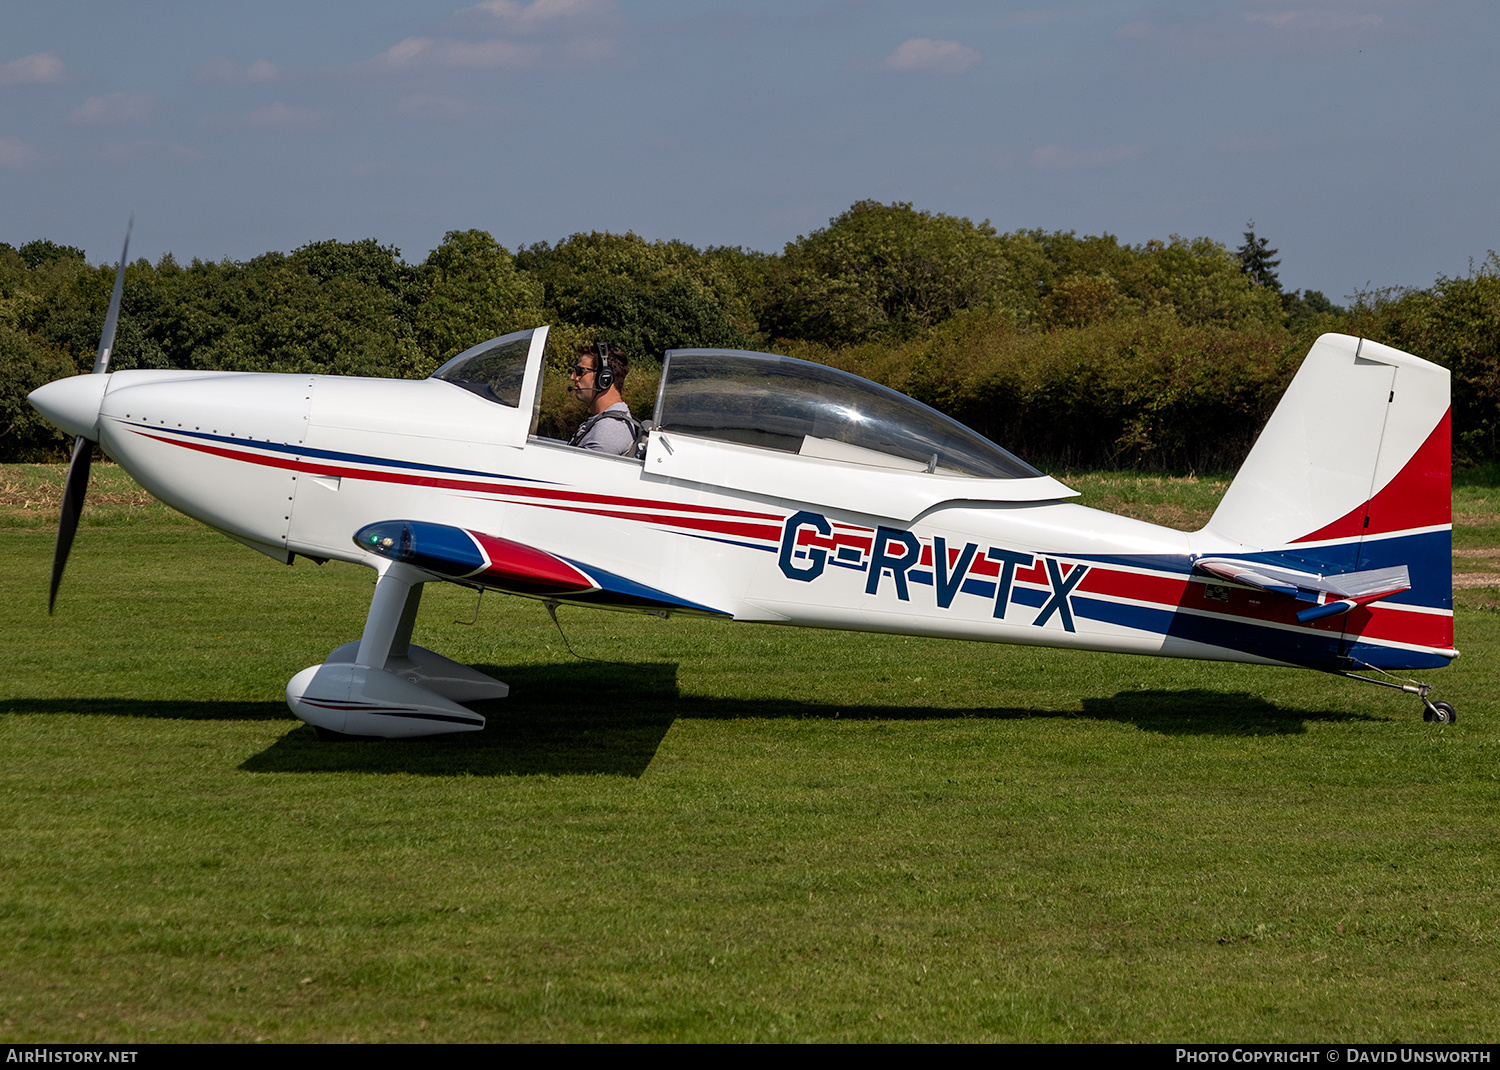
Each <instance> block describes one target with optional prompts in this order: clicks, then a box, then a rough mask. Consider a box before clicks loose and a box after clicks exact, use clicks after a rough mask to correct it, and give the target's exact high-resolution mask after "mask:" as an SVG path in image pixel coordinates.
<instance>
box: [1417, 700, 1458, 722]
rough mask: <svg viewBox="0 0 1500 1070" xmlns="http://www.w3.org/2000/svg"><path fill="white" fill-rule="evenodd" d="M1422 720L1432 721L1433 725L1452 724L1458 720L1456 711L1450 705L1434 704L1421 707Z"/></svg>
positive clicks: (1443, 703)
mask: <svg viewBox="0 0 1500 1070" xmlns="http://www.w3.org/2000/svg"><path fill="white" fill-rule="evenodd" d="M1422 720H1424V721H1432V722H1433V723H1435V724H1452V723H1453V722H1454V721H1456V720H1458V711H1457V710H1455V709H1454V708H1453V706H1452V704H1451V703H1447V702H1434V703H1433V704H1432V705H1430V706H1424V707H1423V709H1422Z"/></svg>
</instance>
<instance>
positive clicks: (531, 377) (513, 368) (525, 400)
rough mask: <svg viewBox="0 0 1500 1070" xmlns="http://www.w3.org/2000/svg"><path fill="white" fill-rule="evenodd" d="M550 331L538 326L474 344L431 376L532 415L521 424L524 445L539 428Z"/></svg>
mask: <svg viewBox="0 0 1500 1070" xmlns="http://www.w3.org/2000/svg"><path fill="white" fill-rule="evenodd" d="M547 330H548V329H547V328H546V327H534V328H532V329H530V330H525V331H516V332H514V333H513V334H505V335H501V336H500V337H499V338H491V339H490V340H489V341H487V342H480V343H479V344H478V345H476V346H470V347H469V348H468V349H466V350H464V351H463V352H462V353H460V354H458V356H456V357H453V358H452V359H451V360H449V361H448V362H447V363H445V364H444V365H443V366H442V367H441V368H439V369H438V370H437V371H435V372H433V373H432V374H431V375H430V376H428V378H429V379H437V380H440V381H442V382H445V383H452V384H453V385H454V386H458V387H462V388H463V389H465V390H467V391H469V392H470V393H472V394H477V395H478V396H480V397H482V398H484V399H485V400H486V401H493V402H496V403H497V404H500V405H504V406H505V407H506V408H508V409H517V410H519V411H520V412H522V413H525V414H527V417H528V418H522V419H521V420H520V422H519V424H518V429H519V433H520V437H519V439H518V440H517V444H518V445H519V444H522V443H524V441H525V436H526V434H527V433H528V432H530V431H535V430H536V422H537V416H538V410H539V409H540V407H541V401H542V391H541V385H542V358H543V355H544V353H545V350H546V345H547Z"/></svg>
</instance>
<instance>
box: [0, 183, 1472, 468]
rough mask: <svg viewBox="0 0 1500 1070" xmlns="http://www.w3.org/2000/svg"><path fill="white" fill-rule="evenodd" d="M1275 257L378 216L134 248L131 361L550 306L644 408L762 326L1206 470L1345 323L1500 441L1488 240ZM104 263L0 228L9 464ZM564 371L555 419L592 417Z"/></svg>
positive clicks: (861, 207)
mask: <svg viewBox="0 0 1500 1070" xmlns="http://www.w3.org/2000/svg"><path fill="white" fill-rule="evenodd" d="M1276 253H1277V250H1275V249H1272V248H1270V247H1269V244H1268V242H1267V240H1266V239H1265V238H1263V237H1258V236H1257V235H1256V234H1255V232H1254V225H1253V223H1252V224H1250V226H1249V228H1248V229H1247V231H1246V233H1245V235H1244V243H1243V244H1242V245H1240V246H1239V247H1238V248H1237V249H1230V248H1229V247H1227V246H1226V245H1224V244H1222V243H1219V242H1216V241H1213V240H1211V239H1208V238H1193V239H1186V238H1181V237H1177V236H1173V237H1171V238H1169V239H1168V240H1166V241H1149V242H1146V243H1144V244H1142V245H1134V246H1133V245H1128V244H1123V243H1121V242H1120V241H1118V239H1116V238H1115V237H1114V236H1112V235H1109V234H1103V235H1098V236H1079V235H1077V234H1076V233H1074V232H1072V231H1067V232H1062V231H1054V232H1046V231H1041V230H1030V231H1015V232H1012V233H999V232H997V231H996V229H995V228H994V227H992V226H991V225H990V224H989V222H988V221H985V222H983V223H979V224H976V223H974V222H972V221H970V220H968V219H965V218H961V217H955V216H949V215H944V214H941V213H931V212H925V211H920V210H917V209H915V208H913V207H912V206H911V205H910V204H899V203H898V204H889V205H887V204H880V203H878V202H874V201H861V202H859V203H858V204H855V205H852V206H851V207H850V208H849V209H848V210H847V211H846V212H844V213H842V214H841V215H839V216H837V217H836V218H834V219H831V220H830V221H829V223H828V225H827V226H826V227H823V228H821V229H818V230H815V231H812V232H811V233H809V234H806V235H802V236H799V237H798V238H797V239H796V240H795V241H792V242H789V243H787V245H786V247H785V248H784V249H783V250H782V251H781V252H780V253H775V254H771V253H761V252H754V251H748V250H745V249H741V248H737V247H722V246H715V247H708V248H704V249H699V248H697V247H695V246H693V245H690V244H688V243H686V242H681V241H647V240H645V239H643V238H641V237H639V236H638V235H636V234H634V233H627V234H610V233H600V232H597V231H595V232H590V233H587V234H583V233H580V234H574V235H572V236H571V237H568V238H565V239H563V240H561V241H558V242H557V243H555V244H553V243H549V242H539V243H536V244H534V245H522V246H520V247H519V248H517V249H515V250H514V251H511V250H509V249H507V248H505V247H504V246H503V245H501V244H500V243H499V242H497V241H496V240H495V239H494V238H493V237H492V236H491V235H490V234H488V233H486V232H484V231H480V230H466V231H451V232H449V233H448V234H447V235H446V236H445V237H444V239H443V242H442V244H441V245H439V246H438V248H436V249H434V250H433V251H432V252H431V253H430V254H429V255H428V256H427V257H426V258H425V259H424V260H422V261H421V262H420V263H415V264H413V263H407V262H406V261H404V260H403V259H402V257H401V254H400V251H399V250H397V249H395V248H394V247H392V246H388V245H381V244H380V243H379V242H378V241H375V240H373V239H369V240H365V241H355V242H337V241H320V242H312V243H310V244H308V245H304V246H302V247H301V248H298V249H295V250H293V251H292V252H290V253H280V252H270V253H266V254H264V255H262V256H258V257H255V258H254V259H251V260H248V261H243V262H237V261H230V260H222V261H216V262H215V261H203V260H197V259H195V260H193V261H192V262H191V263H190V264H187V265H182V264H179V263H178V262H177V261H176V259H174V258H173V257H172V256H171V255H170V254H168V255H165V256H163V257H162V258H161V259H160V260H158V261H157V262H156V263H155V264H152V263H150V262H149V261H147V260H144V259H140V260H137V261H135V262H133V263H131V264H130V265H129V266H128V267H127V270H126V279H125V290H124V298H123V306H122V314H121V318H120V327H119V333H118V336H117V338H116V343H115V355H114V358H113V367H114V368H116V369H126V368H180V369H203V370H230V371H278V372H302V373H307V372H319V373H330V374H338V375H373V376H398V377H419V376H424V375H427V374H429V373H430V372H431V371H432V370H433V369H435V368H436V367H437V366H438V365H440V364H441V363H442V362H443V361H444V360H446V359H447V358H449V357H451V356H452V355H454V354H455V353H458V352H460V351H461V350H463V349H465V348H467V347H468V346H470V345H472V344H474V343H476V342H480V341H483V340H484V339H486V338H489V337H493V336H494V335H498V334H503V333H505V332H507V331H511V330H517V329H520V328H523V327H530V326H535V325H538V324H541V323H551V324H553V325H554V331H553V336H554V338H555V339H556V341H557V345H556V346H555V347H554V349H555V355H554V357H553V358H552V359H553V362H554V364H555V365H556V366H557V367H558V368H559V369H560V368H561V367H562V366H563V365H564V364H566V363H568V362H569V355H570V354H571V351H572V347H573V344H574V343H576V342H578V341H585V340H594V339H607V340H609V341H611V342H613V343H615V344H616V345H618V346H620V347H622V348H623V349H625V350H626V351H627V352H628V353H630V354H631V355H632V357H633V358H634V360H635V367H636V368H637V369H638V373H637V374H633V375H632V376H631V379H630V386H631V388H632V389H631V391H630V400H631V402H632V406H633V408H635V409H636V411H637V412H638V413H639V414H643V415H648V416H649V409H650V405H651V404H652V401H653V396H652V395H653V387H654V375H653V372H654V369H655V368H656V367H658V362H659V360H660V357H661V354H662V353H663V352H664V351H665V350H667V349H672V348H679V347H689V346H721V347H728V348H755V349H767V350H772V351H775V352H781V353H788V354H791V355H794V356H799V357H804V358H807V359H810V360H815V361H819V362H822V363H827V364H832V365H836V366H839V367H843V368H845V369H847V370H850V371H855V372H858V373H859V374H862V375H866V376H868V377H869V378H872V379H875V380H876V381H879V382H883V383H886V384H887V385H890V386H892V387H894V388H896V389H898V390H902V391H904V392H906V393H909V394H911V395H913V396H914V397H917V398H919V399H920V400H922V401H925V402H927V403H928V404H931V405H933V406H935V407H937V408H939V409H941V410H943V411H945V412H948V413H949V414H951V415H953V416H955V417H957V418H958V419H960V420H962V421H963V422H965V423H967V424H969V425H970V426H972V427H974V428H975V429H976V430H978V431H980V432H981V433H984V434H986V435H988V436H990V437H991V438H993V439H995V440H996V441H997V442H999V443H1000V444H1002V445H1004V446H1006V447H1007V448H1010V449H1012V450H1014V451H1015V452H1017V453H1019V454H1021V455H1022V456H1023V457H1026V458H1027V459H1028V460H1030V461H1032V462H1033V463H1036V464H1040V465H1043V466H1047V465H1054V466H1055V465H1073V466H1122V467H1123V466H1129V467H1141V468H1150V469H1158V470H1185V469H1197V470H1209V469H1225V468H1232V467H1234V466H1235V465H1237V464H1238V462H1239V461H1240V460H1241V459H1242V458H1243V456H1244V453H1245V452H1246V451H1247V450H1248V448H1249V446H1250V444H1251V443H1252V442H1253V440H1254V436H1255V434H1256V433H1257V432H1258V430H1259V428H1260V426H1261V425H1262V424H1263V422H1264V420H1265V419H1266V417H1267V416H1268V415H1269V412H1270V409H1271V408H1272V407H1273V406H1274V404H1275V401H1276V399H1277V398H1278V397H1279V396H1280V394H1281V392H1282V390H1284V389H1285V386H1286V383H1287V382H1288V380H1289V379H1290V376H1291V375H1292V373H1293V372H1294V371H1295V370H1296V366H1297V363H1298V362H1299V361H1300V359H1301V357H1302V355H1303V354H1304V353H1305V352H1306V349H1307V346H1308V344H1309V343H1310V342H1311V340H1312V339H1313V338H1314V337H1316V336H1317V334H1319V333H1322V332H1324V331H1329V330H1337V331H1347V332H1350V333H1357V334H1362V335H1365V336H1367V337H1371V338H1374V339H1376V340H1378V341H1382V342H1387V343H1388V344H1391V345H1395V346H1397V347H1399V348H1402V349H1407V350H1409V351H1411V352H1414V353H1416V354H1418V355H1419V356H1424V357H1427V358H1428V359H1432V360H1436V361H1438V362H1439V363H1442V364H1445V365H1446V366H1448V367H1449V368H1451V369H1452V370H1453V372H1454V396H1455V439H1456V445H1457V446H1458V447H1459V448H1460V451H1461V453H1462V454H1463V456H1465V457H1466V458H1467V459H1469V460H1472V461H1492V460H1496V459H1500V372H1497V360H1496V357H1497V353H1496V346H1497V344H1500V341H1497V340H1500V331H1497V330H1496V328H1497V326H1500V261H1497V260H1496V258H1495V257H1494V254H1491V257H1490V259H1488V260H1487V261H1485V262H1484V264H1483V265H1481V266H1480V267H1479V268H1478V269H1477V270H1474V271H1471V273H1470V274H1469V276H1467V277H1466V278H1461V279H1448V278H1440V279H1438V280H1437V282H1436V283H1435V284H1434V285H1433V286H1432V287H1431V288H1428V289H1425V290H1399V291H1395V290H1392V291H1379V292H1374V293H1368V294H1360V295H1356V297H1355V300H1354V301H1353V303H1352V304H1351V305H1350V306H1349V307H1347V308H1340V307H1338V306H1336V305H1334V304H1333V303H1332V302H1331V301H1329V300H1328V299H1327V298H1326V297H1325V296H1324V295H1323V294H1321V293H1319V292H1317V291H1307V292H1287V291H1285V290H1284V289H1283V288H1282V286H1281V284H1280V281H1279V279H1278V276H1277V273H1276V271H1275V269H1276V267H1277V266H1279V263H1280V261H1279V260H1277V259H1275V257H1276ZM113 275H114V269H113V267H112V266H110V265H91V264H89V263H88V262H87V258H86V257H85V256H84V254H83V253H82V251H81V250H78V249H75V248H71V247H69V246H64V245H57V244H54V243H53V242H50V241H46V240H37V241H32V242H28V243H25V244H22V245H20V246H19V247H13V246H11V245H9V244H5V243H0V460H11V461H15V460H40V459H48V458H53V457H58V456H61V455H62V451H63V449H64V448H65V443H64V441H63V436H61V435H60V434H59V433H58V432H56V431H55V430H54V429H52V428H50V427H48V426H47V425H46V424H45V423H44V422H43V421H42V420H41V419H40V418H39V417H38V416H37V415H36V414H35V413H34V412H33V411H32V410H31V408H30V406H28V405H27V404H26V403H25V395H26V393H27V392H28V391H30V390H32V389H34V388H35V387H37V386H39V385H41V384H42V383H44V382H47V381H50V380H51V379H55V378H58V377H61V376H64V375H71V374H75V373H77V372H84V371H87V370H88V369H89V368H90V367H91V366H92V363H93V358H94V350H95V347H96V346H97V342H98V335H99V329H100V325H101V323H102V321H103V318H104V311H105V307H106V305H107V303H108V299H109V293H110V288H111V286H112V284H113ZM550 378H551V380H552V381H551V382H550V383H549V384H548V389H547V392H546V394H545V397H544V427H543V430H544V431H550V432H551V433H554V434H556V433H561V432H562V431H563V429H564V428H565V427H566V425H567V424H568V422H569V421H570V420H573V419H576V418H577V416H578V415H579V414H578V413H577V412H576V411H573V410H570V409H569V406H568V402H567V396H566V395H565V393H564V392H563V391H562V386H563V385H564V384H563V382H562V378H561V377H560V376H552V377H550Z"/></svg>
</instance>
